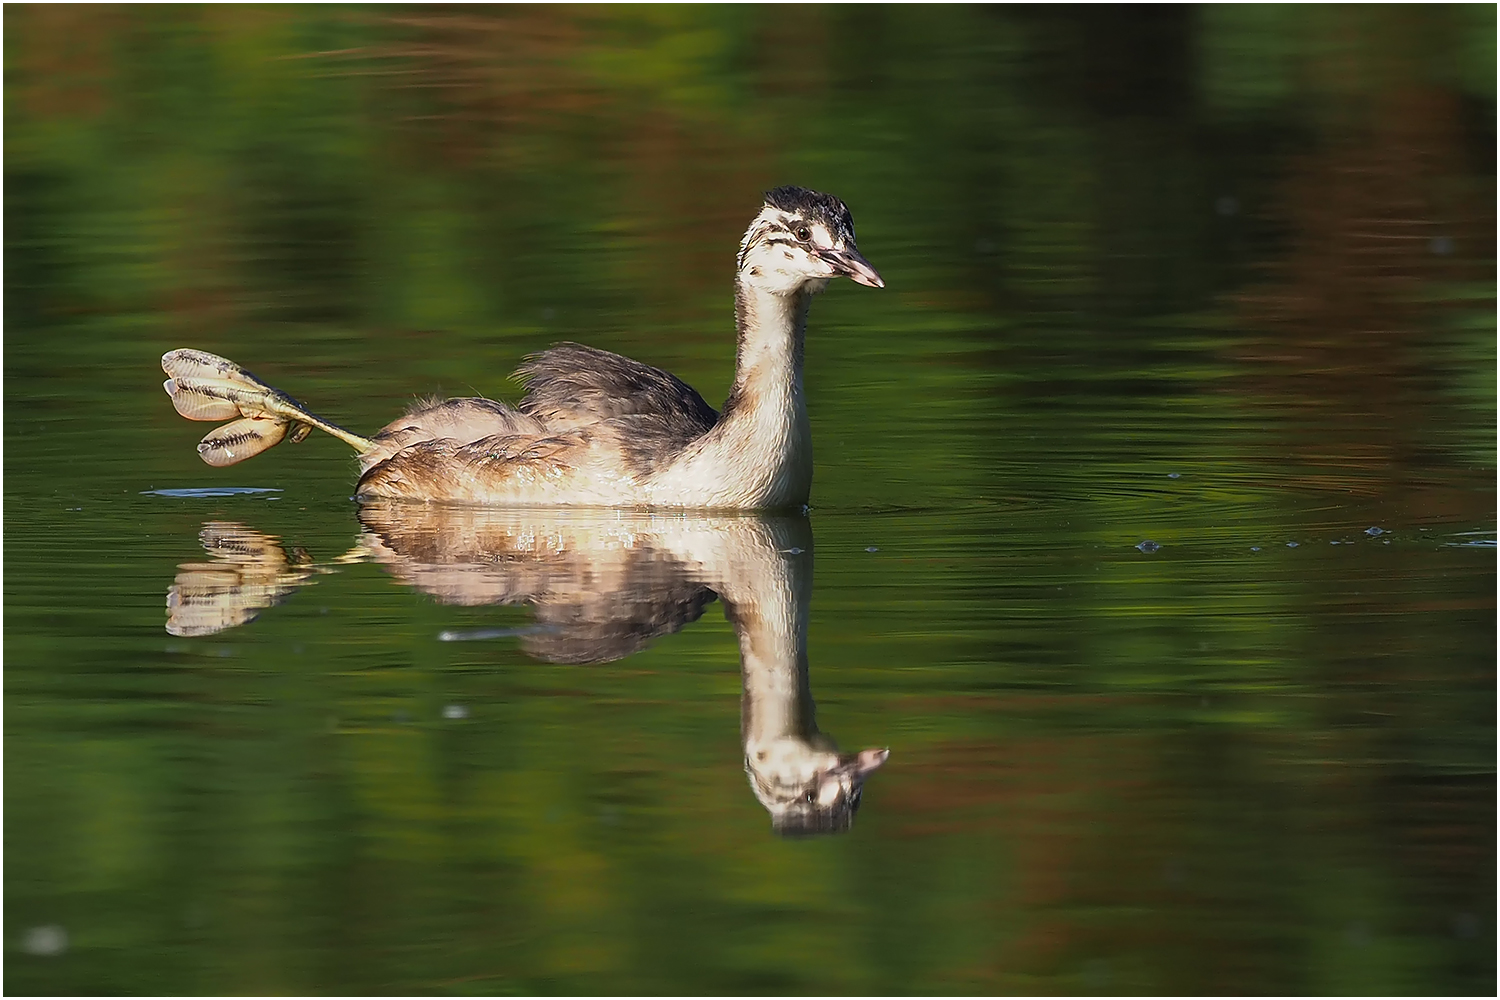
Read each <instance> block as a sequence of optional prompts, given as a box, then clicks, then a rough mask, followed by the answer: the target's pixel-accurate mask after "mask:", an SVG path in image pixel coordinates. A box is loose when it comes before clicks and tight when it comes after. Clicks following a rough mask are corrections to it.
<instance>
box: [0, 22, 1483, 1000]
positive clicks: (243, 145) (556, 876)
mask: <svg viewBox="0 0 1500 1000" xmlns="http://www.w3.org/2000/svg"><path fill="white" fill-rule="evenodd" d="M5 28H6V32H5V56H6V88H5V102H6V104H5V111H6V114H5V140H6V159H5V184H6V187H5V193H6V198H5V213H6V231H5V240H6V255H5V268H6V276H5V280H6V296H5V320H6V327H5V448H6V454H5V474H6V475H5V515H4V516H5V556H6V567H5V569H6V572H5V614H6V628H5V653H6V666H7V671H6V699H5V707H6V722H7V726H6V747H5V749H6V755H5V783H6V791H5V814H6V824H5V847H6V851H5V857H6V869H5V876H6V902H5V916H6V922H5V937H6V940H5V947H6V959H7V961H6V983H5V986H6V988H7V990H8V991H9V992H12V993H221V992H265V993H272V992H313V993H325V992H339V993H345V992H353V993H362V992H419V993H495V992H501V993H504V992H542V993H551V992H647V993H650V992H669V993H693V992H751V993H776V992H798V993H838V992H858V993H902V992H917V993H933V992H936V993H944V992H984V993H993V992H999V993H1014V992H1027V993H1052V992H1084V993H1090V992H1111V993H1134V992H1152V993H1156V992H1163V993H1199V992H1208V993H1223V992H1233V993H1257V992H1293V993H1302V992H1308V993H1350V992H1353V993H1366V992H1370V993H1375V992H1397V993H1492V992H1493V991H1494V989H1495V940H1496V939H1495V923H1494V912H1495V895H1494V885H1495V866H1494V857H1495V826H1494V817H1495V785H1494V773H1495V728H1494V725H1495V673H1494V657H1495V641H1496V636H1495V548H1494V543H1495V455H1496V439H1495V423H1496V410H1495V382H1494V372H1495V326H1494V317H1495V299H1494V296H1495V280H1494V273H1495V272H1494V268H1495V258H1494V233H1495V222H1496V220H1495V160H1494V149H1495V131H1494V122H1495V92H1494V80H1495V54H1494V38H1495V12H1494V9H1493V8H1492V7H1432V6H1428V7H1420V8H1418V7H1397V8H1387V7H1381V8H1374V7H1338V8H1331V7H1330V8H1312V9H1308V8H1281V7H1258V8H1241V7H1213V8H1206V9H1193V8H1172V9H1164V10H1133V9H1132V10H1117V11H1102V12H1094V11H1092V10H1090V11H1083V10H1078V9H1068V8H1062V9H1049V10H1014V9H987V8H983V9H982V8H947V9H936V10H934V9H929V8H903V7H887V8H875V9H865V8H842V7H841V8H786V7H778V8H754V7H751V8H696V7H687V8H679V7H672V8H620V9H614V8H609V9H573V8H563V9H553V8H519V9H504V10H492V9H488V8H462V9H458V10H453V11H435V10H431V9H427V8H420V9H402V8H372V9H360V8H301V7H212V8H147V7H141V8H133V7H123V8H105V9H93V10H88V9H85V10H78V9H75V8H72V7H63V6H36V7H22V8H17V7H7V8H6V11H5ZM787 182H791V183H798V184H805V185H809V186H812V187H816V188H820V189H823V190H828V191H832V192H834V193H836V194H838V195H839V196H841V197H842V198H844V199H845V200H846V201H847V202H848V203H849V205H850V207H851V209H852V211H853V213H854V216H855V218H856V220H857V222H858V225H859V236H860V246H861V248H862V249H863V250H864V251H865V252H866V253H867V254H868V255H869V256H870V258H871V259H872V260H873V261H875V262H876V263H877V264H878V266H879V268H880V271H881V274H882V275H883V276H884V277H885V279H886V281H887V283H888V287H887V288H886V289H885V290H884V291H881V292H878V293H874V292H869V290H864V289H861V290H860V291H861V292H869V294H858V295H857V294H854V292H853V290H851V289H849V288H847V287H843V288H840V287H835V288H833V289H831V290H830V291H829V292H828V293H827V294H826V295H825V296H824V297H823V298H822V299H821V300H820V301H819V302H818V303H817V305H816V307H815V309H814V312H813V317H812V322H811V326H810V330H809V338H808V359H807V365H808V370H807V386H808V393H809V409H810V415H811V419H812V424H813V434H814V440H815V445H816V451H817V473H816V478H815V481H814V487H813V491H814V492H813V511H812V513H811V515H810V521H809V522H808V527H809V528H810V531H811V534H812V535H813V537H814V539H815V543H816V544H815V546H813V545H795V546H786V547H787V548H792V547H796V548H804V549H808V550H810V549H812V548H814V547H815V548H816V553H817V560H816V567H815V576H814V579H813V581H812V586H811V587H810V594H811V596H810V604H809V610H808V615H809V620H808V632H807V657H808V663H809V675H810V682H811V688H812V692H813V694H814V695H815V696H816V698H817V707H818V716H817V724H818V727H819V728H820V729H822V730H826V731H827V732H830V733H832V734H834V735H835V736H836V737H837V738H838V741H839V745H840V746H841V747H843V748H844V749H845V750H855V749H858V748H862V747H884V746H889V747H890V748H891V757H890V760H889V762H888V763H886V765H885V766H884V767H883V768H882V769H881V770H880V771H879V772H877V773H876V774H874V775H873V776H871V777H870V779H869V781H868V784H867V786H866V788H865V792H864V800H863V806H862V809H861V811H860V813H859V817H858V821H857V822H856V823H855V824H854V825H853V828H852V830H850V832H848V833H847V834H844V835H842V836H836V837H824V838H813V839H786V838H781V837H777V836H775V835H774V834H773V832H772V830H771V824H770V822H769V820H768V815H767V809H766V807H765V806H764V805H763V804H762V803H761V802H760V801H759V800H758V799H757V796H756V795H755V794H754V793H753V792H752V789H751V788H750V787H748V786H747V781H746V774H745V771H744V768H743V766H742V758H743V754H744V747H743V746H742V744H741V725H742V717H741V716H742V694H743V692H742V680H741V643H740V641H739V639H741V638H743V634H744V633H743V631H741V633H740V634H739V635H738V636H737V632H736V625H734V624H732V623H731V621H729V620H728V619H726V617H725V613H724V611H723V610H721V608H722V605H723V603H724V602H723V601H718V602H714V603H707V604H704V605H702V607H701V609H699V610H701V617H698V618H696V620H693V619H692V616H691V615H690V614H687V613H679V614H678V615H677V617H678V618H680V619H681V621H680V622H678V621H676V619H673V621H674V624H680V625H681V627H680V628H675V629H674V628H664V629H655V628H647V629H645V630H644V631H640V630H638V631H636V632H633V633H629V634H628V635H625V636H624V637H623V638H622V637H621V636H620V635H617V634H615V633H610V634H611V635H615V639H616V641H620V642H625V640H627V639H628V642H627V643H626V646H627V647H628V648H630V649H634V648H635V644H637V643H638V645H639V646H640V649H639V651H638V652H634V653H633V654H632V655H628V656H623V657H621V658H610V659H604V660H602V662H590V663H584V662H577V661H576V658H575V662H558V661H559V660H560V659H566V657H559V656H547V655H541V654H542V653H543V652H544V651H539V649H538V646H537V644H536V643H537V637H538V635H539V633H537V632H535V631H534V629H535V627H536V625H537V624H538V621H539V615H540V614H541V612H539V611H538V610H536V609H535V608H533V607H531V606H528V605H525V604H524V603H523V604H496V603H493V602H492V601H488V600H486V601H476V602H470V603H455V602H453V601H451V600H444V599H439V597H440V596H441V595H438V596H435V592H434V591H433V590H432V589H431V588H430V587H424V586H423V584H422V583H421V582H420V581H419V580H415V579H412V578H410V577H403V575H402V574H401V573H399V572H393V571H392V569H391V564H390V563H388V562H387V563H382V562H381V561H380V560H379V559H374V558H369V557H367V554H366V555H360V554H356V557H354V558H350V559H347V560H346V561H343V562H340V561H338V560H339V557H341V556H343V555H346V554H348V553H350V551H351V548H352V547H353V546H354V545H355V544H356V542H357V541H358V540H359V539H360V538H361V537H363V536H364V535H366V534H367V533H368V529H369V524H368V515H365V516H366V521H365V522H362V521H361V516H362V515H361V512H359V511H358V510H357V509H356V508H355V507H354V505H353V504H351V503H350V502H349V500H348V495H349V492H350V489H351V487H352V484H353V481H354V478H355V476H354V466H353V463H352V462H351V461H349V458H348V454H347V451H345V450H343V448H342V446H341V445H339V444H338V443H337V442H334V441H331V440H329V439H326V438H317V437H315V438H313V439H310V440H309V441H307V442H305V443H303V444H301V445H297V446H291V445H283V446H281V447H279V448H277V449H276V450H275V451H274V452H272V453H270V454H268V455H266V456H263V457H262V458H260V459H257V460H255V461H254V462H253V463H251V464H249V465H245V466H239V467H235V468H233V469H230V470H212V469H208V468H207V467H205V466H203V465H201V464H199V463H198V461H197V458H196V456H195V455H194V453H193V448H192V445H193V443H194V442H195V441H196V440H197V437H198V436H199V434H201V432H202V430H203V429H204V428H203V426H202V425H190V424H187V423H185V422H183V421H182V420H181V419H180V418H178V417H177V416H176V415H175V414H174V413H173V412H172V409H171V407H170V405H169V404H168V402H167V400H166V398H165V397H164V396H163V395H162V393H161V391H160V388H159V382H160V379H161V374H160V372H159V370H158V366H157V359H158V358H159V356H160V354H161V353H162V352H163V351H166V350H168V349H171V348H175V347H181V346H193V347H199V348H202V349H206V350H210V351H214V352H216V353H220V354H223V355H226V356H228V357H231V358H234V359H235V360H237V361H240V362H243V363H245V364H246V365H248V366H250V367H251V368H253V369H254V370H255V371H256V372H257V373H258V374H260V375H262V376H264V377H266V378H267V379H268V380H270V381H272V382H273V383H275V384H277V385H280V386H281V387H283V388H285V389H286V390H288V391H290V392H292V393H293V394H294V395H296V396H298V397H299V398H303V399H306V400H308V401H309V403H310V404H312V406H313V407H314V409H316V410H317V411H318V412H319V413H322V414H325V415H327V416H328V417H330V418H332V419H335V420H337V421H339V422H340V423H342V424H344V425H345V426H348V427H350V428H351V429H355V430H360V431H365V432H368V431H371V430H374V429H375V428H377V427H378V426H380V425H381V424H382V423H384V422H385V421H386V420H387V419H389V418H390V417H391V416H392V415H393V414H394V413H396V412H398V411H399V410H400V409H401V408H402V407H403V406H404V405H406V403H407V402H408V401H409V400H410V399H411V398H412V397H413V396H416V395H421V394H428V393H455V394H457V393H464V394H467V393H470V392H473V391H478V392H483V393H486V394H489V395H500V396H509V397H510V398H514V396H515V387H514V386H512V385H510V384H508V383H507V382H506V381H505V379H504V373H505V372H507V371H509V370H510V369H511V368H512V367H514V365H515V364H516V363H517V362H518V360H519V359H520V357H521V355H523V354H525V353H526V352H528V351H532V350H535V349H537V348H539V347H542V346H545V345H546V344H548V343H550V342H552V341H555V340H561V339H576V340H582V341H584V342H587V343H590V344H593V345H595V346H599V347H603V348H608V349H612V350H618V351H621V352H623V353H627V354H630V355H632V356H635V357H639V358H641V359H642V360H646V361H648V362H651V363H653V364H657V365H660V366H662V367H665V368H667V369H669V370H672V371H674V372H676V373H678V374H680V375H681V376H682V377H683V378H684V379H686V380H687V381H688V382H690V383H692V384H693V385H695V386H696V387H698V388H699V389H700V390H701V391H702V392H703V393H704V395H705V396H706V397H707V398H709V399H710V400H712V401H717V400H718V399H722V398H723V395H724V392H725V391H726V390H727V387H728V383H729V376H730V368H731V364H732V345H731V331H732V327H731V302H730V296H729V281H730V277H731V273H732V259H733V257H732V255H733V250H734V246H735V243H736V241H737V239H738V237H739V235H740V233H741V231H742V229H743V227H744V225H745V223H746V222H747V221H748V220H749V218H750V216H751V214H752V213H753V212H754V210H755V208H756V207H757V205H758V201H757V199H758V197H759V192H760V191H761V190H763V189H765V188H767V187H770V186H772V185H774V184H778V183H787ZM224 486H236V487H255V488H258V489H262V490H265V491H266V492H258V493H244V494H239V495H231V496H201V495H188V496H181V495H177V496H174V495H169V494H168V495H163V494H161V493H148V492H146V491H152V490H184V489H188V490H192V489H201V488H206V487H224ZM230 523H232V524H235V525H238V526H240V527H241V529H243V530H245V531H250V532H254V534H255V537H259V538H274V539H275V543H274V549H275V551H276V552H277V553H280V556H279V558H280V559H282V560H284V562H282V563H279V564H277V565H276V566H275V567H274V568H273V569H272V571H271V572H270V575H269V578H268V580H267V581H259V582H257V585H263V586H266V587H268V588H270V589H269V590H268V591H266V592H265V593H264V595H263V596H266V600H264V601H263V603H262V604H261V605H259V606H258V607H257V608H256V609H254V617H253V620H246V621H238V620H236V621H235V622H234V623H233V626H232V627H226V628H223V629H221V630H216V631H212V632H211V633H210V632H208V631H203V632H200V633H198V634H178V635H173V634H171V633H169V632H168V630H167V626H168V624H169V618H168V611H167V609H165V608H164V607H163V602H164V599H165V596H166V594H167V592H168V590H169V588H171V587H172V586H173V584H174V580H177V579H178V577H179V574H180V573H181V572H183V571H182V570H180V569H179V567H180V566H181V565H182V564H184V563H188V564H192V563H199V564H202V563H205V562H210V563H211V562H212V559H211V557H210V556H206V555H205V554H204V552H203V549H202V546H201V544H200V540H199V539H200V535H203V534H204V533H205V531H206V530H207V529H206V526H210V525H224V524H230ZM1370 528H1379V529H1381V530H1380V531H1379V532H1378V533H1376V532H1369V531H1368V530H1367V529H1370ZM1146 540H1150V541H1153V542H1156V543H1158V544H1159V546H1160V547H1159V548H1157V549H1155V550H1154V551H1143V550H1142V549H1141V548H1138V547H1137V546H1138V545H1139V544H1140V543H1142V542H1143V541H1146ZM268 544H270V543H268ZM1146 548H1147V549H1149V548H1150V546H1147V547H1146ZM277 581H280V582H279V583H278V582H277ZM723 586H726V587H727V586H728V584H727V583H725V584H723ZM621 592H622V591H619V590H611V589H610V587H608V586H606V585H605V584H604V582H603V580H602V578H600V579H599V580H597V581H595V583H593V584H589V585H587V586H582V587H581V590H580V593H581V594H584V595H590V594H591V595H594V596H595V597H600V598H602V597H605V596H607V595H609V594H611V593H621ZM628 592H634V591H628ZM490 596H493V595H490ZM720 596H722V595H720ZM694 607H696V606H694ZM616 610H618V609H616ZM242 617H245V618H248V617H249V615H248V614H247V615H245V616H242ZM600 620H601V621H620V620H634V619H629V617H628V616H626V617H625V618H624V619H621V618H619V617H618V616H617V617H616V618H610V617H609V615H607V614H605V615H603V617H602V618H600ZM544 624H545V622H544ZM179 631H181V630H179ZM494 633H502V634H499V635H498V636H496V637H494V638H489V639H477V638H476V639H474V641H468V642H445V641H442V636H444V635H445V634H447V635H450V636H451V635H454V634H458V635H468V636H474V635H480V634H494ZM543 635H545V634H543ZM620 648H621V649H624V648H626V647H620ZM534 654H536V655H534ZM595 659H600V658H597V657H596V658H595Z"/></svg>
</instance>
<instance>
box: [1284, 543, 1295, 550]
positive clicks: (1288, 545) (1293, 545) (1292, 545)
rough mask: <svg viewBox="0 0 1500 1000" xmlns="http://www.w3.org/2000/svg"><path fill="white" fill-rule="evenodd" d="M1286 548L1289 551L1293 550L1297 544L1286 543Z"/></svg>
mask: <svg viewBox="0 0 1500 1000" xmlns="http://www.w3.org/2000/svg"><path fill="white" fill-rule="evenodd" d="M1286 547H1287V548H1289V549H1295V548H1296V547H1297V543H1296V542H1287V543H1286Z"/></svg>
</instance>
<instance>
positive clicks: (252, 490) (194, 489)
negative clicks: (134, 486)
mask: <svg viewBox="0 0 1500 1000" xmlns="http://www.w3.org/2000/svg"><path fill="white" fill-rule="evenodd" d="M280 492H282V491H281V490H279V489H277V488H276V487H274V486H190V487H186V488H184V489H177V490H141V496H156V497H189V498H191V497H237V496H246V495H254V494H257V493H280Z"/></svg>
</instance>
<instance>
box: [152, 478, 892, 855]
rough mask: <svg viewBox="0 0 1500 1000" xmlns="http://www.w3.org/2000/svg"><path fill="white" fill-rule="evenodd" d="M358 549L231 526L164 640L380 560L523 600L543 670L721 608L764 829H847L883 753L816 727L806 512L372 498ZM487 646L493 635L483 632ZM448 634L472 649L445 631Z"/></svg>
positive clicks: (209, 538) (489, 600)
mask: <svg viewBox="0 0 1500 1000" xmlns="http://www.w3.org/2000/svg"><path fill="white" fill-rule="evenodd" d="M359 517H360V522H361V524H362V525H363V527H364V531H363V533H362V534H361V536H360V538H359V541H358V542H357V544H356V545H355V546H354V547H353V548H352V549H351V550H350V551H349V552H347V553H345V554H344V555H342V556H340V557H339V558H338V559H336V560H334V561H333V562H332V563H328V564H317V563H314V562H313V560H312V559H310V558H309V557H308V556H307V555H306V554H305V553H302V552H301V551H300V550H294V551H293V553H291V554H288V552H287V551H286V550H285V549H284V548H283V547H282V546H281V544H280V543H279V542H278V540H277V539H275V538H274V537H272V536H269V535H265V534H262V533H260V532H258V531H255V530H253V529H251V528H247V527H244V526H242V525H238V524H232V523H225V522H210V523H208V524H206V525H205V526H204V528H203V531H202V532H201V533H200V535H199V540H200V541H201V542H202V543H203V547H204V548H205V549H206V550H207V551H208V553H209V554H210V555H211V556H212V557H213V561H212V562H208V563H189V564H184V565H183V566H182V567H181V571H180V572H179V573H178V574H177V578H176V580H175V581H174V582H173V585H172V588H171V590H170V591H169V592H168V596H167V610H168V618H167V631H168V632H171V633H172V634H173V635H182V636H203V635H211V634H213V633H215V632H219V631H222V630H224V629H227V628H232V627H235V626H238V625H243V624H245V623H246V622H249V621H251V620H253V619H254V618H255V617H256V615H257V614H258V613H259V612H260V611H261V610H262V609H264V608H267V607H270V606H272V605H274V604H277V603H279V602H280V601H281V600H283V599H285V597H286V596H287V595H289V594H290V593H292V592H293V591H294V590H296V589H297V588H298V587H300V586H302V585H303V584H304V583H306V582H307V581H308V580H310V579H311V578H312V577H313V576H314V575H315V574H317V573H327V572H333V571H335V568H336V566H337V565H339V564H342V563H351V562H367V561H369V562H376V563H379V564H380V565H382V566H383V567H385V569H386V570H387V572H389V573H390V574H391V575H392V576H394V577H395V578H396V579H397V580H399V581H401V582H402V583H405V584H407V585H409V586H412V587H415V588H417V589H419V590H421V591H424V592H425V593H428V594H431V595H432V596H433V597H435V598H436V599H437V600H439V601H440V602H442V603H444V604H458V605H466V606H477V605H490V604H530V605H531V606H532V607H533V609H534V610H535V615H536V627H534V628H529V629H523V630H520V631H519V633H517V634H519V636H520V641H521V645H522V648H523V649H524V650H525V651H526V652H527V653H528V654H530V655H531V656H534V657H536V658H538V659H542V660H546V661H549V662H552V663H573V664H582V663H606V662H609V661H612V660H618V659H621V658H623V657H626V656H629V655H631V654H632V653H635V652H638V651H639V650H641V649H643V648H645V647H646V645H648V644H649V643H650V642H651V640H652V639H654V638H656V637H657V636H660V635H666V634H669V633H672V632H676V631H678V630H679V629H681V628H682V627H683V626H684V625H687V624H688V623H690V622H693V621H696V620H697V619H698V617H699V616H700V615H702V614H703V611H704V609H705V608H706V607H707V606H708V605H709V604H710V603H711V602H712V601H713V600H714V599H715V598H718V599H719V600H721V601H723V603H724V611H725V615H726V617H727V618H728V619H729V621H730V623H731V624H732V625H733V626H734V632H735V635H736V637H737V638H738V640H739V646H740V668H741V680H742V683H743V695H742V699H741V727H740V729H741V739H742V743H743V746H744V751H745V755H744V756H745V771H746V773H747V774H748V775H749V779H750V787H751V789H752V790H753V791H754V792H755V796H756V798H757V799H759V800H760V802H761V804H762V805H763V806H765V808H766V809H767V811H769V812H770V814H771V823H772V827H773V828H774V829H775V830H776V831H777V832H778V833H781V834H784V835H789V836H795V835H802V834H814V833H838V832H843V831H846V830H848V829H849V827H850V825H851V824H852V822H853V819H854V814H855V813H856V812H857V811H858V809H859V803H860V796H861V792H862V789H863V787H864V782H865V779H866V778H867V777H868V776H869V774H870V772H872V771H874V770H875V769H876V768H878V767H880V765H881V764H883V763H885V760H886V756H887V754H888V751H886V750H883V749H869V750H862V751H860V752H859V753H853V754H844V753H840V752H839V751H838V748H837V747H836V746H835V745H834V743H833V741H832V740H831V739H829V738H828V737H827V736H826V735H824V734H823V733H821V732H819V731H818V726H817V722H816V719H815V711H816V710H815V707H814V704H813V699H812V691H811V689H810V687H809V684H808V664H807V620H808V604H809V602H810V600H811V597H812V544H813V543H812V529H811V526H810V525H809V523H808V520H807V518H806V517H804V516H800V515H785V516H764V515H749V514H725V515H704V516H698V515H688V514H649V513H636V512H626V511H586V510H567V509H563V510H545V511H543V510H505V509H493V508H480V507H446V506H440V505H435V504H406V503H402V502H399V501H377V502H373V503H369V504H367V505H365V506H363V507H362V508H361V509H360V512H359ZM489 634H493V633H489ZM443 637H444V638H466V637H469V636H466V635H465V634H462V633H460V634H454V633H446V634H445V635H444V636H443Z"/></svg>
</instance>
